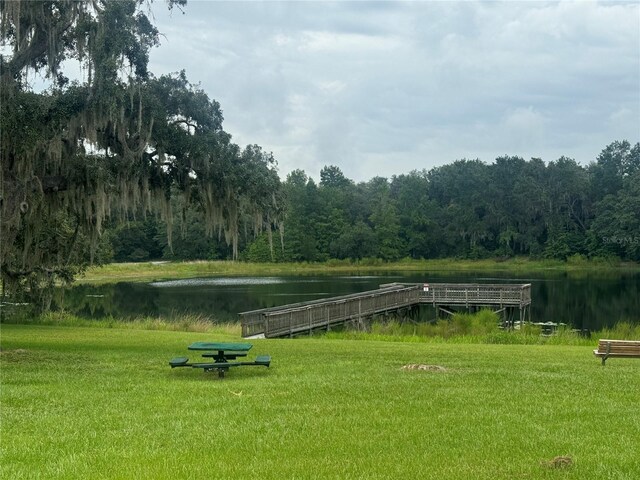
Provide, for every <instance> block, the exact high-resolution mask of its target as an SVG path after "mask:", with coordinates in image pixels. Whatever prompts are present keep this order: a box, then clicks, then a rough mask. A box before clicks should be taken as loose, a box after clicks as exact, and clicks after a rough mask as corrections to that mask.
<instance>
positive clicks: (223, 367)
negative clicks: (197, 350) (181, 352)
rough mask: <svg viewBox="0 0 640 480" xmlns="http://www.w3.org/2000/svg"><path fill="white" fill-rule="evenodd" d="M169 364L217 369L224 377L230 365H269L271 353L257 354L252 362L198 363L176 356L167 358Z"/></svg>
mask: <svg viewBox="0 0 640 480" xmlns="http://www.w3.org/2000/svg"><path fill="white" fill-rule="evenodd" d="M169 365H170V366H171V368H176V367H192V368H202V369H203V370H204V371H205V372H210V371H213V370H218V376H219V377H224V374H225V372H226V371H228V370H229V368H231V367H242V366H251V365H259V366H264V367H267V368H268V367H269V366H270V365H271V355H259V356H257V357H256V359H255V361H253V362H198V363H189V359H188V358H187V357H176V358H172V359H171V360H169Z"/></svg>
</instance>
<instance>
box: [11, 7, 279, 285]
mask: <svg viewBox="0 0 640 480" xmlns="http://www.w3.org/2000/svg"><path fill="white" fill-rule="evenodd" d="M168 3H169V7H170V8H171V7H173V6H176V5H177V6H182V5H184V4H185V3H186V1H185V0H169V2H168ZM145 5H147V2H146V1H145V0H121V1H117V2H116V1H109V0H95V1H93V2H77V1H75V0H55V1H54V0H52V1H39V2H31V1H27V0H16V1H12V2H9V1H0V12H1V17H2V27H1V31H0V33H1V35H2V40H3V42H4V43H5V44H6V45H9V46H10V47H11V48H12V52H11V54H10V55H3V56H2V58H1V66H2V70H1V72H0V86H1V88H2V91H1V95H2V98H1V99H0V100H1V101H0V108H1V112H0V113H1V115H0V122H1V123H0V128H1V132H0V137H1V146H0V153H1V158H2V169H1V177H0V188H1V189H2V190H1V192H0V193H1V196H2V207H1V210H2V218H1V221H0V228H1V232H0V233H1V235H2V243H1V246H0V269H1V272H2V280H3V282H4V283H5V284H6V285H7V287H8V289H9V290H14V291H15V290H18V289H20V288H21V287H26V286H29V287H30V290H31V291H35V290H37V289H38V288H39V287H43V286H46V285H51V284H52V283H53V282H54V281H55V280H56V279H63V280H71V279H72V278H73V276H74V275H75V274H76V273H77V272H78V271H80V270H81V269H82V267H83V265H85V264H86V262H88V261H91V260H92V258H91V257H92V254H90V255H87V256H85V255H82V254H80V253H79V249H78V246H79V242H80V241H82V240H83V239H86V241H87V242H88V244H89V246H90V248H87V249H86V250H88V251H89V252H92V253H93V252H95V250H96V247H97V245H98V243H99V242H98V240H99V237H100V234H101V232H102V230H103V224H104V222H105V221H106V220H108V219H110V218H111V219H112V221H114V222H115V221H118V220H125V219H128V218H129V217H131V216H136V215H145V214H147V213H153V214H156V215H158V216H160V217H161V218H162V219H164V220H165V222H166V224H167V232H168V234H169V235H168V242H169V244H171V231H172V218H173V212H172V208H171V202H170V199H171V196H172V194H173V193H174V192H178V194H180V195H182V196H183V197H184V199H185V201H184V203H183V204H184V205H185V206H186V205H189V204H195V205H197V206H198V208H200V209H201V212H202V218H203V219H204V225H205V230H206V233H207V234H208V235H213V234H214V233H216V232H221V233H224V237H225V239H226V241H227V242H228V243H229V244H230V245H232V252H233V257H234V258H237V255H238V239H239V236H240V230H239V225H240V224H241V223H246V224H249V225H250V226H251V227H252V228H253V229H256V230H258V231H261V230H263V229H267V230H268V231H269V232H270V231H271V228H272V227H275V228H277V226H278V225H279V221H280V216H281V213H282V211H281V202H280V199H279V193H278V190H279V179H278V176H277V173H276V172H275V162H274V160H273V158H272V156H271V155H270V154H267V153H265V152H263V151H262V150H261V149H260V147H257V146H249V147H246V148H245V149H241V148H240V147H238V146H237V145H235V144H233V143H232V142H231V136H230V135H229V134H228V133H226V132H224V130H223V129H222V120H223V119H222V113H221V110H220V106H219V104H218V103H217V102H215V101H213V100H211V99H209V97H208V96H207V95H206V93H205V92H204V91H202V90H201V89H200V88H199V87H198V86H197V85H192V84H191V83H190V82H189V81H188V80H187V78H186V75H185V73H184V72H181V73H179V74H175V75H168V76H163V77H160V78H155V77H154V76H153V75H152V74H151V73H150V72H148V71H147V62H148V52H149V49H150V48H151V47H153V46H155V45H156V44H157V43H158V31H157V30H156V28H155V27H154V26H153V25H152V24H151V22H150V21H149V19H148V17H147V15H146V14H145V8H144V7H145ZM69 59H76V60H78V61H80V62H81V65H82V66H83V68H84V71H85V78H86V80H84V81H83V82H78V81H74V82H69V80H68V79H67V78H66V77H65V76H64V74H63V73H64V72H62V70H61V68H62V67H61V66H62V62H63V61H64V60H69ZM28 71H36V72H41V73H43V74H44V75H45V76H46V77H47V78H48V79H50V81H51V86H50V87H49V88H48V89H47V90H45V91H43V92H35V91H33V90H32V89H31V88H30V86H29V84H28V82H27V73H28ZM44 238H46V239H47V242H43V239H44ZM83 250H85V249H83Z"/></svg>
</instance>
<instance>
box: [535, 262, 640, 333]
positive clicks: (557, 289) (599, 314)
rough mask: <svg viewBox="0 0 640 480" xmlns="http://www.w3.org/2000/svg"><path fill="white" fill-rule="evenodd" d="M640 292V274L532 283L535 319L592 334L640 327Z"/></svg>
mask: <svg viewBox="0 0 640 480" xmlns="http://www.w3.org/2000/svg"><path fill="white" fill-rule="evenodd" d="M639 291H640V274H623V275H617V276H615V277H612V276H609V275H607V276H600V275H595V274H593V275H585V276H580V277H579V278H575V276H573V275H567V274H563V275H558V276H553V277H550V278H545V279H543V280H541V281H535V282H534V283H533V285H532V298H533V302H532V317H533V319H534V321H552V322H564V323H567V324H570V325H572V326H574V327H575V328H582V329H586V330H593V331H595V330H601V329H603V328H605V327H613V326H614V325H615V324H616V323H619V322H621V321H628V322H632V323H639V322H640V316H639V313H638V312H640V296H639V295H638V292H639Z"/></svg>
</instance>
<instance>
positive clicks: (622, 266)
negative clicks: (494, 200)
mask: <svg viewBox="0 0 640 480" xmlns="http://www.w3.org/2000/svg"><path fill="white" fill-rule="evenodd" d="M638 269H640V265H638V264H634V263H620V262H610V261H605V260H592V261H589V260H584V259H583V260H581V261H569V262H562V261H558V260H530V259H527V258H514V259H510V260H506V261H497V260H456V259H439V260H408V259H407V260H401V261H398V262H383V261H381V260H378V259H363V260H359V261H349V260H331V261H328V262H324V263H307V262H305V263H245V262H231V261H195V262H147V263H112V264H108V265H104V266H101V267H92V268H90V269H88V270H87V272H86V274H85V275H84V276H83V277H81V278H79V280H78V281H80V282H89V283H108V282H120V281H148V280H164V279H169V278H172V279H175V278H189V277H199V276H214V275H222V276H241V275H257V276H270V275H305V274H307V275H311V274H322V273H326V274H335V273H373V272H385V271H388V272H389V271H396V272H397V271H405V272H410V271H421V272H426V271H434V272H436V271H448V272H455V271H470V272H481V271H486V272H515V273H519V272H585V271H593V270H598V271H619V270H632V271H635V270H638Z"/></svg>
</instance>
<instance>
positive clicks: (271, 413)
mask: <svg viewBox="0 0 640 480" xmlns="http://www.w3.org/2000/svg"><path fill="white" fill-rule="evenodd" d="M198 340H209V341H211V340H223V341H237V340H239V339H238V337H235V336H233V335H232V334H230V333H228V332H224V331H222V330H221V331H220V332H219V333H193V332H171V331H146V330H132V329H117V328H114V329H109V328H81V327H60V326H20V325H3V326H2V331H1V342H0V343H1V348H2V353H1V355H0V361H1V364H0V367H1V370H0V372H1V378H0V379H1V387H2V388H1V397H0V398H1V402H2V403H1V409H0V416H1V420H2V423H1V432H0V433H1V437H0V445H1V449H2V450H1V454H2V457H1V464H2V466H1V473H0V475H2V478H6V479H22V478H24V479H32V478H65V479H67V478H79V479H80V478H81V479H98V478H123V479H124V478H127V479H128V478H149V479H182V478H194V479H200V478H202V479H205V478H206V479H253V478H261V479H271V478H272V479H292V478H311V479H313V478H354V479H376V478H381V479H382V478H385V479H387V478H388V479H405V478H406V479H428V478H434V479H456V478H460V479H497V478H505V479H520V478H535V479H537V478H563V479H564V478H576V479H588V478H593V479H601V478H607V479H614V478H616V479H634V478H640V455H639V454H638V445H639V441H640V409H639V400H640V362H639V361H638V360H637V359H611V360H609V361H608V362H607V365H606V367H604V368H603V367H602V366H601V365H600V362H599V360H597V359H596V358H595V357H594V356H593V354H592V353H591V350H592V348H593V347H585V346H559V345H532V346H526V345H479V344H478V345H473V344H472V345H468V344H467V345H465V344H448V343H402V342H379V341H362V340H359V341H358V340H346V339H326V338H298V339H293V340H255V341H253V343H254V348H253V350H252V352H251V355H250V356H253V355H254V354H260V353H269V354H271V356H272V358H273V360H272V366H271V368H269V369H267V368H264V367H247V368H237V369H235V370H231V371H230V372H229V374H228V376H227V377H226V378H225V379H223V380H220V379H218V377H217V376H216V375H215V374H205V373H203V372H202V371H200V370H196V369H188V368H182V369H174V370H171V369H170V368H169V367H168V360H169V359H170V358H172V357H174V356H182V355H185V354H186V353H187V351H186V346H187V345H188V344H189V343H191V342H194V341H198ZM596 342H597V339H595V340H594V345H595V343H596ZM190 353H191V357H192V358H197V354H194V353H193V352H190ZM418 363H419V364H429V365H438V366H442V367H444V368H445V369H446V371H406V370H402V368H401V367H402V366H403V365H405V364H418ZM559 455H566V456H570V457H571V459H572V462H573V465H572V466H570V467H567V468H553V467H552V466H550V465H549V464H548V463H547V462H549V461H550V460H552V459H553V458H554V457H556V456H559Z"/></svg>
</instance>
